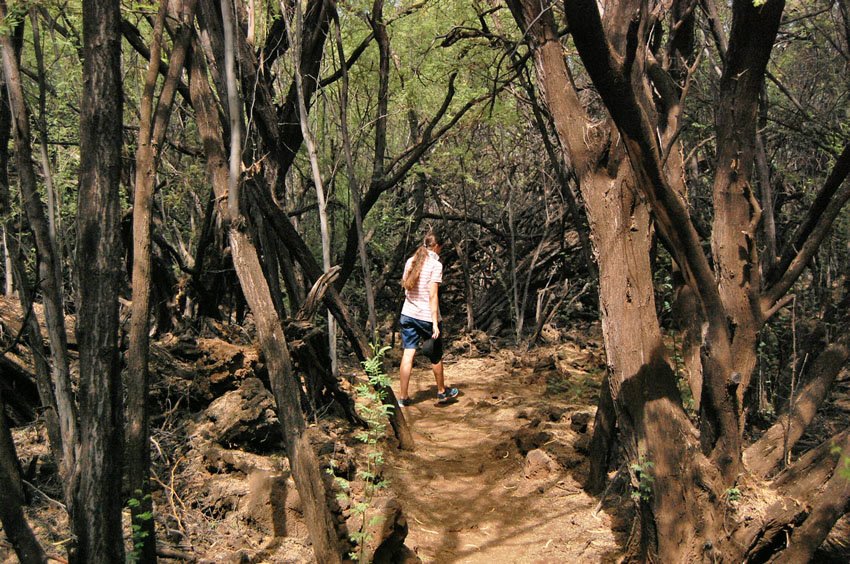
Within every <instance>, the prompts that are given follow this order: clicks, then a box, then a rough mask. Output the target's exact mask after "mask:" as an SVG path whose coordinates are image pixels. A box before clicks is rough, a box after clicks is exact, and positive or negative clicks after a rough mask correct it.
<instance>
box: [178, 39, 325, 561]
mask: <svg viewBox="0 0 850 564" xmlns="http://www.w3.org/2000/svg"><path fill="white" fill-rule="evenodd" d="M190 90H191V93H192V100H193V105H194V107H195V115H196V120H197V122H198V128H199V130H200V132H201V137H202V138H203V142H204V149H205V152H206V154H207V159H208V167H209V170H210V174H211V176H212V182H213V187H214V188H215V191H216V197H217V199H218V200H219V201H225V200H226V198H225V196H226V195H227V187H228V186H232V185H233V182H234V180H233V179H232V178H229V175H228V171H227V167H226V166H225V159H224V144H223V141H222V139H221V133H220V131H219V129H218V125H217V120H218V116H217V114H216V112H215V109H214V106H213V104H212V92H211V91H210V90H209V85H208V82H207V75H206V72H205V69H204V66H203V61H202V59H201V58H200V53H198V52H197V50H195V53H194V55H193V60H192V78H191V85H190ZM228 208H229V206H228ZM229 211H230V210H229V209H220V210H219V212H220V213H221V215H222V217H224V218H225V220H226V223H229V224H230V228H229V240H230V247H231V251H232V255H233V264H234V266H235V267H236V274H237V276H238V277H239V283H240V286H241V288H242V292H243V294H244V295H245V298H246V300H247V301H248V305H249V307H250V308H251V311H252V312H253V314H254V321H255V323H256V326H257V336H258V338H259V341H260V348H261V350H262V351H263V355H264V357H265V359H266V364H267V367H268V372H269V380H270V381H271V385H272V391H273V393H274V396H275V401H276V403H277V412H278V418H279V419H280V422H281V426H282V427H283V436H284V443H285V446H286V453H287V456H288V457H289V460H290V467H291V468H292V474H293V477H294V479H295V484H296V487H297V488H298V492H299V494H300V495H301V498H302V499H303V500H304V510H305V517H306V521H307V528H308V530H309V532H310V538H311V540H312V541H313V550H314V552H315V555H316V559H317V560H318V561H319V562H340V561H341V558H340V547H339V546H338V541H337V535H336V530H335V528H334V523H333V519H332V517H331V514H330V511H329V509H328V502H327V499H326V492H325V488H324V482H323V481H322V472H321V469H320V468H319V464H318V459H317V458H316V454H315V452H313V450H312V447H311V446H310V443H309V440H308V438H307V435H306V434H305V432H304V431H305V424H304V416H303V414H302V411H301V405H300V400H299V395H298V390H297V389H296V380H295V378H294V376H293V374H292V367H291V362H290V358H289V349H288V348H287V344H286V337H285V335H284V332H283V327H282V325H281V322H280V318H279V317H278V316H277V312H276V310H275V307H274V302H273V300H272V299H271V293H270V291H269V287H268V284H267V282H266V279H265V276H264V274H263V270H262V267H261V265H260V260H259V257H258V255H257V250H256V247H255V246H254V243H253V242H252V241H251V239H250V238H249V237H248V235H247V233H246V232H245V231H244V230H243V229H242V228H240V226H241V225H243V224H244V222H245V221H246V220H247V219H246V218H245V217H244V216H241V215H240V216H237V217H236V218H230V217H229Z"/></svg>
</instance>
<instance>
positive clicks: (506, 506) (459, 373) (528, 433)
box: [386, 343, 623, 563]
mask: <svg viewBox="0 0 850 564" xmlns="http://www.w3.org/2000/svg"><path fill="white" fill-rule="evenodd" d="M542 352H544V355H543V356H545V354H546V353H548V355H550V356H551V355H552V354H555V356H556V357H557V356H560V357H561V358H562V360H563V361H564V363H563V364H566V365H567V366H568V367H569V368H567V369H566V370H563V371H562V372H558V371H554V370H542V371H540V370H538V371H537V372H535V370H534V368H533V367H531V366H528V367H525V368H524V367H523V365H528V364H531V365H534V364H535V362H534V361H533V360H532V361H531V362H528V359H525V358H522V356H519V355H515V354H514V353H511V352H507V351H503V352H502V353H501V354H498V355H490V356H487V357H482V358H473V359H468V358H461V359H458V360H457V362H447V365H446V379H447V382H449V383H450V384H451V385H454V386H457V387H458V388H460V390H461V393H460V395H459V396H458V398H456V399H455V400H454V401H452V402H450V403H446V404H438V403H436V399H435V394H436V388H435V385H434V379H433V375H432V374H431V371H430V369H428V368H418V369H415V370H414V374H413V376H412V378H411V389H410V394H411V397H412V398H413V401H414V403H413V405H411V406H410V407H407V408H405V414H406V416H407V419H408V421H409V422H410V424H411V426H412V428H413V431H414V437H415V440H416V450H415V452H412V453H406V452H401V451H391V452H388V453H387V456H388V459H387V466H388V468H387V471H386V475H387V477H388V478H389V479H390V481H391V485H390V488H391V490H392V491H393V492H394V493H395V494H396V495H397V496H398V499H399V500H400V501H401V503H402V506H403V507H404V511H405V513H406V515H407V520H408V524H409V533H408V537H407V541H406V545H407V546H408V547H410V548H411V549H413V550H414V552H415V553H416V554H417V555H418V556H419V557H420V558H421V559H422V560H423V561H424V562H441V563H443V562H487V563H494V562H518V561H522V562H570V561H573V562H608V561H614V560H616V559H617V558H618V556H619V555H620V553H621V551H620V544H619V543H618V539H617V538H616V535H615V533H614V532H612V527H614V528H616V526H615V523H616V520H615V519H613V518H612V516H611V515H609V514H608V513H606V510H605V509H602V510H600V511H598V512H597V511H595V509H596V506H597V504H598V500H597V499H595V498H593V497H590V496H588V495H587V494H586V493H585V492H584V491H583V489H582V487H581V482H582V481H583V479H584V476H585V475H586V473H587V466H588V464H587V461H586V457H585V456H584V455H583V454H581V452H579V451H577V450H576V446H578V447H579V450H581V448H582V443H583V444H584V445H586V443H587V440H588V437H589V435H588V431H587V430H585V429H584V428H583V427H584V425H583V424H582V421H583V420H586V419H587V418H588V416H589V415H591V413H592V408H590V407H588V405H589V404H587V403H585V401H583V400H586V399H588V397H587V396H592V395H593V387H594V385H598V378H597V377H596V376H597V374H593V373H588V372H587V371H586V370H585V369H586V368H588V366H587V364H588V362H587V361H588V360H591V361H598V359H596V358H592V357H593V356H594V355H592V354H588V353H586V352H583V351H582V349H581V348H580V347H578V346H577V345H574V344H572V343H568V344H567V345H561V346H559V347H558V348H557V350H556V349H554V348H551V349H549V350H545V351H542ZM536 356H537V357H538V358H539V357H540V356H541V355H540V353H539V352H538V353H537V354H536ZM538 364H539V363H538ZM591 364H593V362H591ZM591 368H592V367H591ZM590 405H592V404H590ZM574 421H575V423H574ZM590 422H591V424H592V418H590ZM581 431H584V432H581ZM534 448H537V449H540V450H542V451H543V452H545V453H546V454H547V455H548V459H547V457H546V456H540V455H539V452H535V453H534V454H532V455H530V456H527V452H528V451H529V450H530V449H531V450H533V449H534ZM541 461H542V462H541ZM527 474H529V476H528V477H527ZM619 540H620V541H622V540H623V539H619Z"/></svg>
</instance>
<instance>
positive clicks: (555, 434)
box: [0, 324, 850, 563]
mask: <svg viewBox="0 0 850 564" xmlns="http://www.w3.org/2000/svg"><path fill="white" fill-rule="evenodd" d="M211 329H214V331H215V332H217V333H218V336H212V335H211V336H207V337H199V336H191V335H182V336H179V337H178V336H174V335H167V336H166V337H165V338H163V339H160V340H159V341H157V342H156V343H155V344H154V346H153V349H152V352H153V354H152V359H153V366H154V367H155V374H156V376H155V379H154V386H153V397H154V399H155V401H156V404H157V405H159V406H161V409H160V410H159V412H158V414H157V415H156V416H155V418H154V420H153V422H152V429H153V433H152V440H151V444H152V457H153V461H154V474H153V475H154V481H155V483H156V487H155V491H154V494H153V497H154V501H155V507H156V512H155V520H156V525H157V535H158V538H159V539H160V541H159V543H158V553H159V556H160V558H163V559H172V560H175V561H187V562H190V561H191V562H258V563H259V562H310V561H312V560H313V558H314V557H313V553H312V549H311V545H310V542H309V540H308V535H307V529H306V526H305V524H304V522H303V507H302V505H301V500H300V498H299V495H298V493H297V491H296V490H295V487H294V482H293V481H292V478H291V476H290V473H289V469H288V463H287V461H286V458H285V456H284V453H283V452H282V450H281V437H280V433H279V431H278V423H277V418H276V417H275V415H274V402H273V398H272V396H271V394H270V393H269V391H268V389H267V387H266V386H267V381H266V382H265V383H264V381H265V380H266V376H265V373H264V366H263V363H262V358H261V357H260V355H259V354H258V353H257V351H256V349H255V348H254V347H253V346H252V345H251V343H250V342H249V341H248V339H247V337H246V335H245V334H244V333H241V332H240V331H235V330H232V328H229V327H227V326H216V327H211ZM211 332H212V331H211ZM543 336H544V340H545V341H546V342H544V343H542V344H541V345H539V346H537V347H534V348H531V349H527V348H526V347H520V348H518V347H515V346H511V345H510V344H509V343H497V342H495V341H491V340H490V339H489V338H487V337H486V335H485V334H483V333H478V334H475V335H472V336H468V335H465V336H462V337H461V338H458V339H455V340H454V343H453V346H452V348H451V350H450V353H449V355H448V356H447V358H446V377H447V382H448V383H449V384H451V385H454V386H458V387H459V388H460V390H461V393H460V395H459V396H458V398H456V399H454V400H452V401H451V402H448V403H437V401H436V388H435V385H434V381H433V376H432V375H431V371H430V369H429V367H428V366H427V365H426V364H425V363H419V362H417V366H416V367H415V369H414V372H413V376H412V380H411V397H412V400H413V403H412V405H410V406H409V407H406V408H404V409H405V416H406V418H407V420H408V422H409V424H410V425H411V428H412V430H413V435H414V440H415V443H416V449H415V450H414V451H412V452H405V451H402V450H399V449H398V448H396V446H397V445H396V443H395V441H394V439H392V437H391V434H385V436H383V437H381V438H379V440H377V441H374V444H370V443H369V441H364V440H362V437H360V438H358V434H362V432H363V430H362V429H358V428H357V427H354V426H352V425H350V424H349V423H348V422H347V421H345V419H344V418H342V417H340V414H339V413H336V412H335V411H334V410H333V409H330V410H327V411H325V412H322V413H318V414H315V416H314V418H313V420H312V424H311V426H310V429H309V433H310V438H311V442H312V444H313V446H314V448H315V449H316V451H317V452H318V454H319V457H320V460H321V463H322V466H323V468H324V469H325V470H326V475H327V476H328V480H327V482H326V486H327V487H329V488H330V489H332V490H333V491H335V493H336V494H337V495H336V502H335V507H334V515H335V518H336V519H337V522H338V525H339V527H340V537H341V539H342V540H344V541H346V542H348V543H349V548H350V551H349V553H350V555H352V556H356V557H357V558H358V559H360V560H361V561H372V560H373V559H374V561H382V560H383V559H385V558H390V557H389V556H388V554H392V555H393V556H392V557H391V558H392V561H405V562H416V561H422V562H516V561H517V559H518V558H522V559H523V560H525V561H534V562H568V561H580V562H616V561H620V560H621V559H622V558H623V557H624V550H625V547H626V546H628V545H629V541H630V537H631V536H633V535H635V534H636V530H635V529H634V527H633V526H632V523H633V514H634V511H633V503H632V499H633V498H634V497H635V496H637V497H639V496H640V495H642V492H644V488H646V489H648V490H649V493H651V489H652V487H653V484H651V483H647V484H630V483H629V482H628V481H629V478H628V472H627V471H626V469H625V467H624V466H623V467H620V468H618V469H613V470H612V471H611V472H610V474H609V477H610V478H611V480H610V486H609V487H608V489H607V490H606V491H605V492H604V494H603V495H602V496H591V495H588V494H587V493H586V492H585V490H584V489H583V487H582V485H583V482H584V480H585V478H586V475H587V471H588V464H589V463H588V459H587V453H588V448H589V445H590V437H591V435H592V425H593V420H594V414H595V410H596V403H597V395H598V389H599V386H600V383H601V380H602V376H603V374H604V371H605V357H604V351H603V349H602V346H601V337H600V335H599V328H598V325H595V324H592V325H587V326H585V327H581V328H578V327H577V328H574V329H571V330H569V331H566V330H564V331H560V330H557V329H555V328H554V327H551V326H549V327H547V330H546V331H545V332H544V334H543ZM222 337H226V340H225V339H224V338H222ZM388 356H389V358H388V359H387V363H386V366H387V367H388V368H389V371H390V372H389V373H390V376H391V377H392V376H395V375H396V370H397V368H396V367H397V365H398V360H399V356H400V351H399V350H396V349H391V350H389V352H388ZM20 360H21V362H25V361H26V359H20ZM343 376H344V378H343V382H344V387H345V388H346V389H347V391H349V392H351V391H353V389H354V384H356V382H357V381H358V380H361V381H362V379H363V377H364V376H363V373H362V370H361V369H359V367H357V366H356V365H351V364H349V365H347V366H346V367H345V369H344V372H343ZM396 382H397V381H394V384H395V383H396ZM838 387H839V389H838V390H837V393H836V394H835V398H836V400H835V401H834V402H833V403H832V404H831V405H830V406H829V407H828V408H827V409H829V410H832V411H839V412H843V414H844V416H843V421H844V422H845V424H846V422H847V421H848V420H850V417H848V414H850V382H848V380H847V379H846V378H845V379H844V380H842V381H841V382H840V383H839V384H838ZM359 401H361V402H362V401H364V400H363V399H362V398H361V399H360V400H359ZM365 401H368V398H367V399H366V400H365ZM834 415H835V413H831V414H830V416H829V417H824V421H835V420H836V418H835V417H834ZM839 419H841V418H839ZM832 431H833V430H832V429H821V428H819V427H818V425H815V426H813V436H812V437H811V438H810V441H817V440H819V437H816V436H814V435H823V436H828V435H829V433H830V432H832ZM14 436H15V441H16V444H17V445H18V449H19V453H20V457H21V460H22V462H23V466H24V474H25V477H26V480H27V486H28V489H29V491H30V494H31V495H32V503H31V504H30V506H29V507H28V508H27V516H28V518H29V521H30V523H31V524H32V526H33V528H34V530H35V532H36V534H37V536H38V538H39V540H40V541H41V542H42V543H43V545H44V546H45V547H48V553H49V554H51V555H52V556H54V557H55V558H56V560H57V561H63V559H62V557H61V556H60V555H61V554H62V546H63V544H64V543H65V542H67V541H68V539H69V538H70V537H69V535H70V533H69V532H68V524H67V517H66V515H65V510H64V507H63V505H62V503H61V502H60V501H58V500H60V499H61V484H60V483H59V480H58V477H57V473H56V467H55V465H53V463H52V461H51V459H50V454H49V449H48V446H47V437H46V432H45V429H44V427H43V424H41V423H39V422H36V423H34V424H31V425H28V426H24V427H20V428H17V429H15V431H14ZM804 442H809V441H804ZM376 452H379V453H380V456H376ZM375 462H377V464H374V463H375ZM364 473H365V477H366V479H364ZM657 479H658V480H660V479H663V478H661V477H658V478H657ZM375 484H377V487H376V486H375ZM751 486H752V485H751V484H741V485H740V486H739V488H736V491H730V492H727V493H728V496H727V503H728V507H729V511H728V518H729V519H730V523H731V522H732V521H737V520H741V519H752V518H758V515H740V514H738V513H737V508H738V507H739V502H740V501H741V500H742V499H743V498H745V497H746V498H747V502H748V503H747V504H746V506H747V507H759V506H761V507H767V506H769V504H770V502H771V501H772V499H771V498H770V495H769V492H767V491H764V490H760V489H756V488H755V487H751ZM759 496H761V497H763V498H764V499H762V500H760V502H759V503H754V501H756V500H757V499H758V498H759ZM125 513H126V514H127V515H128V514H129V508H125ZM126 521H127V520H125V522H126ZM125 539H126V543H127V552H128V554H130V555H131V557H132V554H133V547H132V544H133V543H134V542H138V540H139V539H135V538H134V535H133V531H131V530H129V529H127V530H125ZM631 540H633V539H631ZM16 561H17V560H16V557H15V556H14V553H13V552H12V549H11V546H10V544H9V543H8V542H7V541H6V540H5V538H4V536H2V534H0V562H4V563H12V562H16ZM386 561H389V560H386Z"/></svg>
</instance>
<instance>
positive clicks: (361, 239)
mask: <svg viewBox="0 0 850 564" xmlns="http://www.w3.org/2000/svg"><path fill="white" fill-rule="evenodd" d="M336 23H337V25H336V45H337V51H338V52H339V60H340V65H342V90H341V92H340V100H339V109H340V127H341V131H342V147H343V151H344V152H345V166H346V169H347V171H348V191H349V192H350V193H351V202H352V204H353V206H354V222H355V226H356V227H357V251H358V253H359V255H360V266H361V267H362V268H363V286H364V288H363V289H364V291H365V293H366V308H367V311H368V315H369V329H368V332H367V334H368V335H370V336H371V337H372V338H373V339H375V338H376V336H377V334H376V331H377V327H378V321H377V313H376V312H375V289H374V287H373V285H372V269H371V268H370V266H369V253H368V252H367V251H366V239H365V235H364V233H363V214H362V211H361V203H360V183H359V182H358V180H357V171H356V169H355V168H354V155H353V154H352V151H351V137H350V135H349V131H348V67H347V66H346V62H345V51H344V49H343V46H342V30H341V29H340V25H339V20H337V22H336Z"/></svg>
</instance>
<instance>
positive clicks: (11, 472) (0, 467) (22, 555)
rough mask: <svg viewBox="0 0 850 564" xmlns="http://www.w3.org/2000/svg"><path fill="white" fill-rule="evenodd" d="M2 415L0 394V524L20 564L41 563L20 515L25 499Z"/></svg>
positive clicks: (38, 547)
mask: <svg viewBox="0 0 850 564" xmlns="http://www.w3.org/2000/svg"><path fill="white" fill-rule="evenodd" d="M5 413H6V405H5V402H4V401H3V393H2V391H0V488H2V489H3V503H0V523H2V524H3V531H4V532H5V533H6V538H8V539H9V542H11V543H12V547H13V548H14V549H15V554H17V555H18V560H20V561H21V564H42V563H43V562H47V557H46V556H45V554H44V550H43V549H42V548H41V545H40V544H39V543H38V540H37V539H36V538H35V535H34V534H33V532H32V529H30V526H29V523H27V518H26V516H25V515H24V510H23V505H24V503H25V502H26V498H25V497H24V488H23V484H22V483H21V468H20V464H19V462H18V455H17V453H16V452H15V443H14V441H12V433H11V432H10V431H9V426H8V425H7V424H6V415H5Z"/></svg>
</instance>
